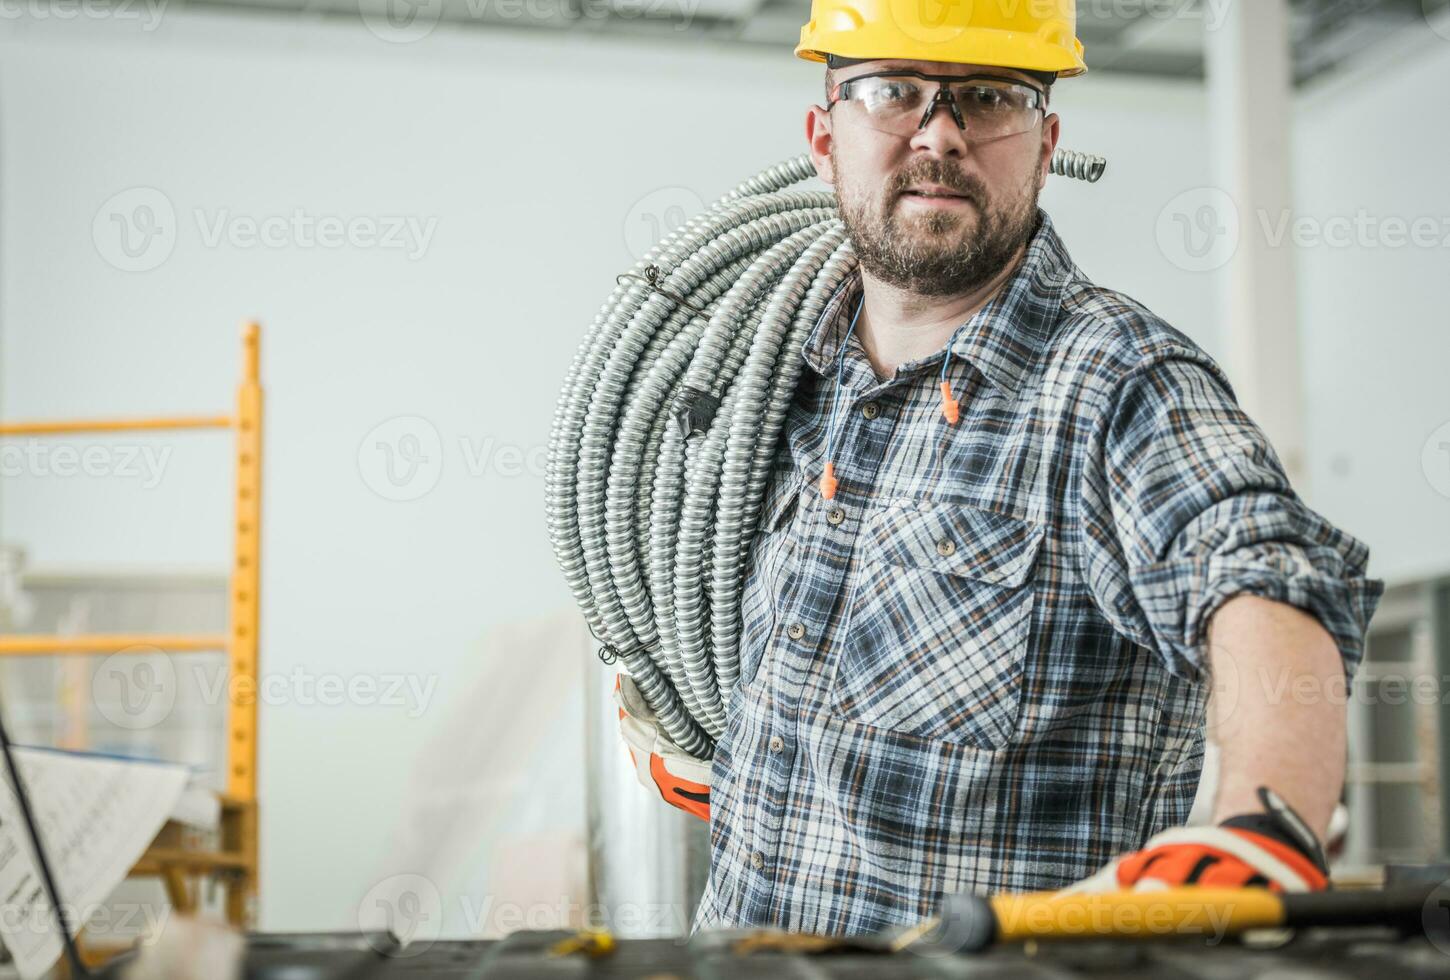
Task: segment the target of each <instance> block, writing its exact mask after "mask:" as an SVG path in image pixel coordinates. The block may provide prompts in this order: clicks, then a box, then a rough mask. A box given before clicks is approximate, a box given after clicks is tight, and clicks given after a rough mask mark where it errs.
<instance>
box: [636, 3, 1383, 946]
mask: <svg viewBox="0 0 1450 980" xmlns="http://www.w3.org/2000/svg"><path fill="white" fill-rule="evenodd" d="M1044 8H1047V9H1046V11H1045V12H1044ZM1054 8H1055V9H1054ZM921 12H922V5H920V4H915V5H913V4H897V5H890V6H888V5H887V4H886V3H885V2H884V0H815V4H814V6H813V9H812V20H811V23H810V24H808V25H807V26H806V27H805V29H804V30H803V31H802V41H801V46H800V48H798V49H797V51H798V53H799V54H802V55H803V56H804V57H807V58H811V59H814V60H825V61H827V64H828V69H827V102H826V104H825V105H821V106H813V107H812V108H811V109H810V110H809V112H808V113H807V117H806V136H807V140H808V142H809V144H810V151H811V155H812V158H813V160H814V162H815V165H816V168H817V171H818V173H819V174H820V176H821V178H822V179H823V180H825V181H826V182H827V183H829V184H831V185H833V186H834V187H835V189H836V192H837V196H838V200H839V207H840V212H841V217H842V220H843V221H844V222H845V224H846V227H847V230H848V231H849V234H850V237H851V241H852V244H853V246H854V249H855V252H856V254H857V256H858V257H859V259H860V269H859V274H858V275H857V276H855V277H853V278H852V279H851V280H849V281H847V282H846V284H845V285H844V286H843V287H842V288H841V290H840V291H839V292H838V293H837V294H836V295H835V297H834V298H833V300H832V301H831V303H830V304H829V305H828V306H827V308H826V310H825V312H824V314H823V315H822V317H821V319H820V321H819V323H818V324H817V325H816V327H815V329H814V331H813V333H812V334H811V336H810V337H809V339H808V340H807V342H806V344H805V348H804V351H803V356H804V357H805V360H806V362H807V364H808V365H809V366H810V368H811V369H812V370H810V371H807V372H806V373H805V375H804V377H803V380H802V383H801V385H800V388H799V390H798V392H797V396H796V399H795V401H794V404H793V406H792V409H791V412H790V414H789V417H788V419H787V422H786V430H785V435H784V438H783V445H782V448H781V455H780V461H779V466H778V468H777V471H776V474H775V477H774V479H773V480H772V482H771V485H770V487H769V488H768V491H767V496H766V502H765V511H764V513H765V517H764V520H763V522H762V526H761V528H760V531H759V533H758V534H757V536H756V539H755V541H754V543H753V548H752V552H751V557H750V567H749V572H748V576H747V581H746V586H745V593H744V598H743V616H744V622H745V632H744V636H743V641H742V670H741V678H740V684H739V686H738V687H737V688H736V689H735V693H734V696H733V697H732V700H731V704H730V706H729V714H728V724H727V728H726V731H725V733H724V735H723V737H722V738H721V739H720V740H719V742H718V745H717V748H716V752H715V755H714V759H713V763H712V766H711V769H710V771H709V772H710V775H709V778H708V786H707V785H705V783H706V782H707V780H706V779H705V777H704V776H703V775H699V776H698V778H697V779H695V780H693V781H689V780H687V781H686V782H685V784H684V785H681V783H680V779H679V773H680V770H679V769H678V768H677V766H676V764H677V763H678V761H679V760H678V759H677V758H671V759H669V760H667V762H666V764H661V759H660V755H659V754H658V753H656V754H655V755H654V756H653V757H652V759H651V766H650V768H649V769H648V770H647V773H650V774H649V775H647V777H646V778H647V780H649V781H652V782H653V783H654V784H656V785H657V786H658V787H659V788H660V791H661V793H662V795H664V796H665V797H666V798H667V799H670V800H671V801H672V802H676V803H677V804H679V805H682V806H683V807H685V808H688V809H692V810H693V812H696V813H697V814H699V815H705V814H707V813H708V817H709V820H710V836H711V848H712V861H711V873H710V880H709V884H708V887H707V888H706V892H705V895H704V898H703V900H702V904H701V908H700V911H699V914H698V916H697V919H696V923H695V924H696V927H697V928H698V927H702V926H718V925H757V924H769V925H777V926H782V927H785V928H789V929H796V930H801V931H808V932H817V933H861V932H867V931H872V930H875V929H878V928H880V927H883V926H886V925H889V924H894V923H903V922H911V921H916V920H919V919H920V918H922V917H925V916H928V915H931V914H933V913H934V912H935V911H936V909H937V905H938V903H939V902H940V899H941V896H942V895H944V894H948V893H951V892H968V891H970V892H978V893H992V892H1002V891H1036V890H1041V889H1051V888H1060V887H1064V886H1068V885H1071V884H1072V883H1074V882H1078V883H1079V884H1078V885H1077V887H1079V888H1092V889H1109V888H1135V887H1136V888H1141V887H1163V886H1165V885H1176V884H1190V885H1191V884H1202V885H1219V886H1228V887H1238V886H1253V885H1260V886H1266V887H1270V888H1274V889H1281V890H1296V891H1297V890H1309V889H1317V888H1322V887H1324V886H1325V884H1326V876H1327V870H1326V868H1325V866H1324V859H1323V857H1322V853H1321V850H1320V846H1319V840H1322V839H1323V837H1324V834H1325V831H1326V829H1327V827H1328V824H1329V819H1330V815H1331V812H1332V811H1333V808H1334V806H1335V804H1336V802H1337V801H1338V799H1339V795H1340V791H1341V787H1342V781H1343V770H1344V758H1345V710H1344V699H1343V697H1342V692H1343V690H1344V683H1345V677H1346V674H1348V673H1350V672H1352V671H1353V669H1354V667H1355V666H1356V665H1357V663H1358V660H1359V659H1360V657H1361V656H1362V651H1363V639H1364V632H1365V628H1366V624H1367V623H1368V621H1369V618H1370V616H1371V614H1372V612H1373V610H1374V607H1375V605H1376V603H1377V601H1378V598H1379V596H1380V594H1381V592H1382V591H1383V584H1382V583H1381V582H1378V581H1375V580H1370V579H1366V578H1365V577H1364V569H1365V564H1366V560H1367V552H1366V549H1365V547H1364V546H1363V545H1362V544H1360V543H1359V542H1358V541H1356V540H1355V539H1353V538H1352V537H1350V536H1348V535H1346V534H1344V533H1342V532H1341V531H1339V530H1337V529H1336V528H1334V527H1333V526H1331V525H1330V524H1328V523H1327V522H1326V521H1325V520H1324V519H1323V518H1321V517H1320V516H1319V515H1317V514H1315V513H1314V512H1313V511H1311V510H1309V509H1308V508H1307V507H1306V506H1305V505H1304V504H1303V503H1302V502H1301V501H1300V500H1299V498H1298V497H1297V496H1296V495H1295V494H1294V492H1293V490H1292V489H1291V487H1290V485H1289V483H1288V480H1287V478H1286V477H1285V474H1284V471H1283V468H1282V466H1281V465H1280V462H1279V460H1278V458H1277V456H1276V455H1275V453H1274V451H1273V449H1272V448H1271V447H1270V445H1269V444H1268V442H1267V441H1266V439H1265V437H1264V436H1263V434H1262V433H1261V432H1260V430H1259V429H1258V428H1257V427H1256V426H1255V424H1254V423H1253V422H1252V421H1251V420H1250V419H1249V418H1248V417H1247V416H1245V415H1244V413H1243V412H1242V411H1241V410H1240V409H1239V408H1238V406H1237V404H1236V402H1235V399H1234V395H1233V392H1232V390H1231V388H1230V386H1229V383H1228V380H1227V379H1226V378H1225V377H1224V375H1223V373H1222V371H1221V370H1220V369H1219V368H1218V366H1217V365H1216V364H1215V363H1214V362H1213V361H1212V360H1211V359H1210V358H1209V357H1208V356H1207V355H1206V354H1205V353H1204V352H1203V351H1202V350H1200V349H1199V348H1198V347H1197V345H1195V344H1194V343H1193V342H1192V341H1191V340H1189V339H1188V338H1187V337H1186V336H1184V335H1183V334H1181V333H1179V332H1178V331H1176V330H1175V329H1173V328H1172V327H1171V326H1169V325H1168V324H1167V323H1165V322H1163V321H1162V320H1161V319H1159V318H1158V317H1157V316H1155V315H1154V314H1153V313H1152V312H1150V311H1149V310H1147V309H1145V308H1144V307H1143V306H1141V305H1140V304H1138V303H1136V302H1135V301H1133V300H1132V299H1130V298H1128V297H1126V296H1124V295H1122V294H1120V293H1115V292H1112V291H1110V290H1107V289H1103V288H1101V287H1099V286H1096V285H1094V284H1093V283H1091V282H1089V281H1088V280H1087V278H1086V277H1085V276H1084V275H1083V273H1082V272H1081V271H1080V270H1079V269H1078V268H1077V267H1076V266H1075V265H1074V264H1073V262H1072V260H1071V258H1070V257H1069V255H1068V252H1067V249H1066V248H1065V246H1064V245H1063V243H1062V241H1061V240H1060V239H1059V238H1058V236H1057V234H1056V232H1055V230H1054V228H1053V224H1052V221H1051V220H1050V219H1049V217H1048V216H1047V215H1046V213H1044V212H1042V211H1041V210H1040V209H1039V208H1038V194H1039V192H1040V191H1041V189H1042V187H1043V185H1044V184H1045V182H1046V179H1047V168H1048V164H1049V161H1050V159H1051V157H1052V153H1053V151H1054V149H1055V148H1056V146H1057V142H1058V134H1059V129H1060V120H1059V118H1058V117H1057V116H1056V115H1055V114H1049V113H1048V110H1047V102H1048V98H1049V91H1050V88H1051V85H1052V83H1053V80H1054V79H1055V78H1056V77H1057V76H1059V75H1074V74H1079V73H1081V71H1083V70H1085V66H1084V65H1083V62H1082V53H1081V52H1082V48H1081V45H1080V44H1079V43H1078V42H1077V41H1076V39H1075V37H1074V25H1075V16H1074V9H1073V3H1072V2H1071V0H1060V2H1057V3H1055V4H1053V3H1049V4H1045V5H1044V4H1042V3H1036V4H1013V5H999V4H964V5H963V4H958V5H953V6H943V7H942V8H941V9H940V10H939V11H937V13H939V14H940V15H941V16H940V17H938V18H936V19H934V20H931V21H930V22H927V21H921V20H912V19H911V16H910V15H912V14H913V13H915V14H920V13H921ZM1211 684H1212V685H1214V686H1215V687H1216V688H1217V694H1216V696H1215V698H1214V705H1213V711H1214V715H1215V716H1214V717H1213V718H1212V719H1211V721H1212V722H1213V723H1214V726H1215V728H1216V738H1217V741H1218V743H1219V746H1220V751H1221V775H1220V782H1219V787H1218V794H1217V797H1216V800H1215V816H1214V823H1215V824H1216V826H1209V827H1197V828H1183V827H1181V825H1182V824H1183V823H1184V821H1185V820H1186V818H1187V816H1188V811H1189V807H1190V804H1191V803H1192V801H1193V798H1194V794H1195V790H1196V788H1197V786H1198V782H1199V774H1200V771H1201V769H1202V758H1203V738H1202V729H1203V724H1204V721H1205V710H1206V703H1207V701H1208V696H1207V695H1208V692H1209V689H1210V685H1211ZM1335 691H1339V692H1341V696H1340V697H1338V698H1335V697H1333V692H1335ZM1291 692H1294V693H1291ZM1305 692H1314V693H1313V694H1311V695H1310V696H1305ZM625 700H626V706H627V707H629V706H630V705H631V704H633V702H631V701H630V699H628V698H626V699H625ZM635 707H636V708H637V705H635ZM638 714H639V712H638V710H635V711H631V712H630V717H629V718H626V720H625V724H626V727H628V726H629V725H630V724H636V723H637V722H638V718H637V716H638ZM665 754H666V755H670V756H672V755H673V754H671V753H665ZM672 768H674V769H675V773H674V774H673V775H672V774H671V772H670V770H671V769H672ZM702 771H703V770H696V772H697V773H701V772H702ZM706 794H708V796H707V795H706ZM1174 828H1177V829H1174ZM1115 856H1121V857H1117V858H1116V859H1115ZM1098 869H1101V870H1100V871H1099V873H1098V874H1096V875H1093V872H1094V871H1095V870H1098ZM1084 879H1086V880H1084Z"/></svg>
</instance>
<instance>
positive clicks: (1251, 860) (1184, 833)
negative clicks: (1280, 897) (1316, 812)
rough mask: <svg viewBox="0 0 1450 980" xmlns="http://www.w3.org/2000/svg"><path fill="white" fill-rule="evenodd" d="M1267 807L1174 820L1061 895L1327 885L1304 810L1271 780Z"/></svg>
mask: <svg viewBox="0 0 1450 980" xmlns="http://www.w3.org/2000/svg"><path fill="white" fill-rule="evenodd" d="M1259 801H1260V802H1261V803H1262V804H1263V806H1264V812H1262V813H1255V814H1247V815H1244V816H1240V817H1232V818H1230V819H1228V820H1225V821H1224V822H1223V823H1221V824H1219V825H1218V826H1217V827H1175V828H1174V829H1172V830H1165V831H1164V832H1163V833H1161V834H1157V835H1155V836H1153V837H1152V838H1150V839H1149V840H1148V842H1147V843H1146V844H1144V845H1143V849H1142V850H1141V851H1137V852H1135V853H1132V854H1125V855H1123V856H1122V857H1119V858H1117V859H1116V860H1113V861H1111V862H1109V863H1108V864H1107V865H1106V866H1105V867H1103V869H1102V870H1100V871H1098V872H1097V873H1096V874H1094V875H1092V876H1091V877H1089V878H1085V879H1083V880H1082V881H1080V882H1078V883H1077V884H1075V885H1072V886H1070V887H1068V888H1065V889H1063V891H1062V892H1060V893H1059V894H1065V895H1066V894H1074V893H1078V892H1110V891H1161V890H1164V889H1168V888H1179V887H1183V886H1200V887H1204V888H1254V887H1258V888H1267V889H1269V890H1270V891H1273V892H1281V893H1282V892H1317V891H1323V890H1324V889H1325V888H1326V887H1328V885H1329V870H1328V867H1327V866H1326V865H1325V862H1324V856H1323V854H1322V852H1321V851H1320V849H1319V842H1318V840H1317V839H1316V838H1315V836H1314V833H1313V831H1311V830H1310V829H1309V827H1308V825H1307V824H1305V823H1304V821H1303V819H1302V818H1300V816H1299V814H1297V813H1295V812H1294V810H1293V809H1292V808H1291V807H1290V806H1289V804H1287V803H1285V802H1284V801H1283V800H1282V799H1280V798H1279V796H1278V795H1277V794H1276V793H1274V791H1273V790H1271V789H1269V788H1268V787H1260V788H1259Z"/></svg>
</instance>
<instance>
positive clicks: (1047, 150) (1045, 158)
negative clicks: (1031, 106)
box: [1037, 112, 1062, 191]
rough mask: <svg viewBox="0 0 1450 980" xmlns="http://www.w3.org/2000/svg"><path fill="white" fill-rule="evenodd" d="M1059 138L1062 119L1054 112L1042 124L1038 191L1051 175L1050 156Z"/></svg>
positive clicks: (1055, 150) (1045, 184) (1055, 148)
mask: <svg viewBox="0 0 1450 980" xmlns="http://www.w3.org/2000/svg"><path fill="white" fill-rule="evenodd" d="M1061 136H1062V117H1061V116H1059V115H1058V114H1057V113H1055V112H1054V113H1053V114H1052V115H1050V116H1048V117H1047V118H1046V119H1045V120H1044V121H1043V123H1042V162H1041V164H1040V165H1039V168H1038V171H1039V172H1038V175H1037V189H1038V190H1039V191H1040V190H1042V189H1043V188H1044V187H1046V186H1047V178H1048V176H1050V175H1051V173H1052V155H1053V154H1054V153H1056V152H1057V141H1058V139H1059V138H1060V137H1061Z"/></svg>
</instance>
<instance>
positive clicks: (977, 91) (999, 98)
mask: <svg viewBox="0 0 1450 980" xmlns="http://www.w3.org/2000/svg"><path fill="white" fill-rule="evenodd" d="M961 98H962V101H964V102H969V103H971V104H972V105H975V106H981V107H983V108H986V109H995V108H997V107H998V106H1001V105H1003V104H1004V103H1005V102H1006V99H1005V98H1004V97H1003V95H1002V93H1001V92H999V91H997V90H996V89H994V88H988V87H987V86H984V85H978V86H974V87H972V88H969V89H967V90H966V91H965V92H963V93H962V96H961Z"/></svg>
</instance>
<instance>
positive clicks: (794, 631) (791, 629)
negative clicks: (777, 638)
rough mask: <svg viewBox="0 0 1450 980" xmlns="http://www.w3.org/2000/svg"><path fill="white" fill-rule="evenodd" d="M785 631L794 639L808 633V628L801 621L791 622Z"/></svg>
mask: <svg viewBox="0 0 1450 980" xmlns="http://www.w3.org/2000/svg"><path fill="white" fill-rule="evenodd" d="M785 632H786V635H787V636H789V637H790V638H791V639H792V640H799V639H800V638H801V637H803V636H805V635H806V628H805V627H804V626H802V625H801V624H800V623H791V624H790V625H789V626H787V627H786V628H785Z"/></svg>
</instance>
